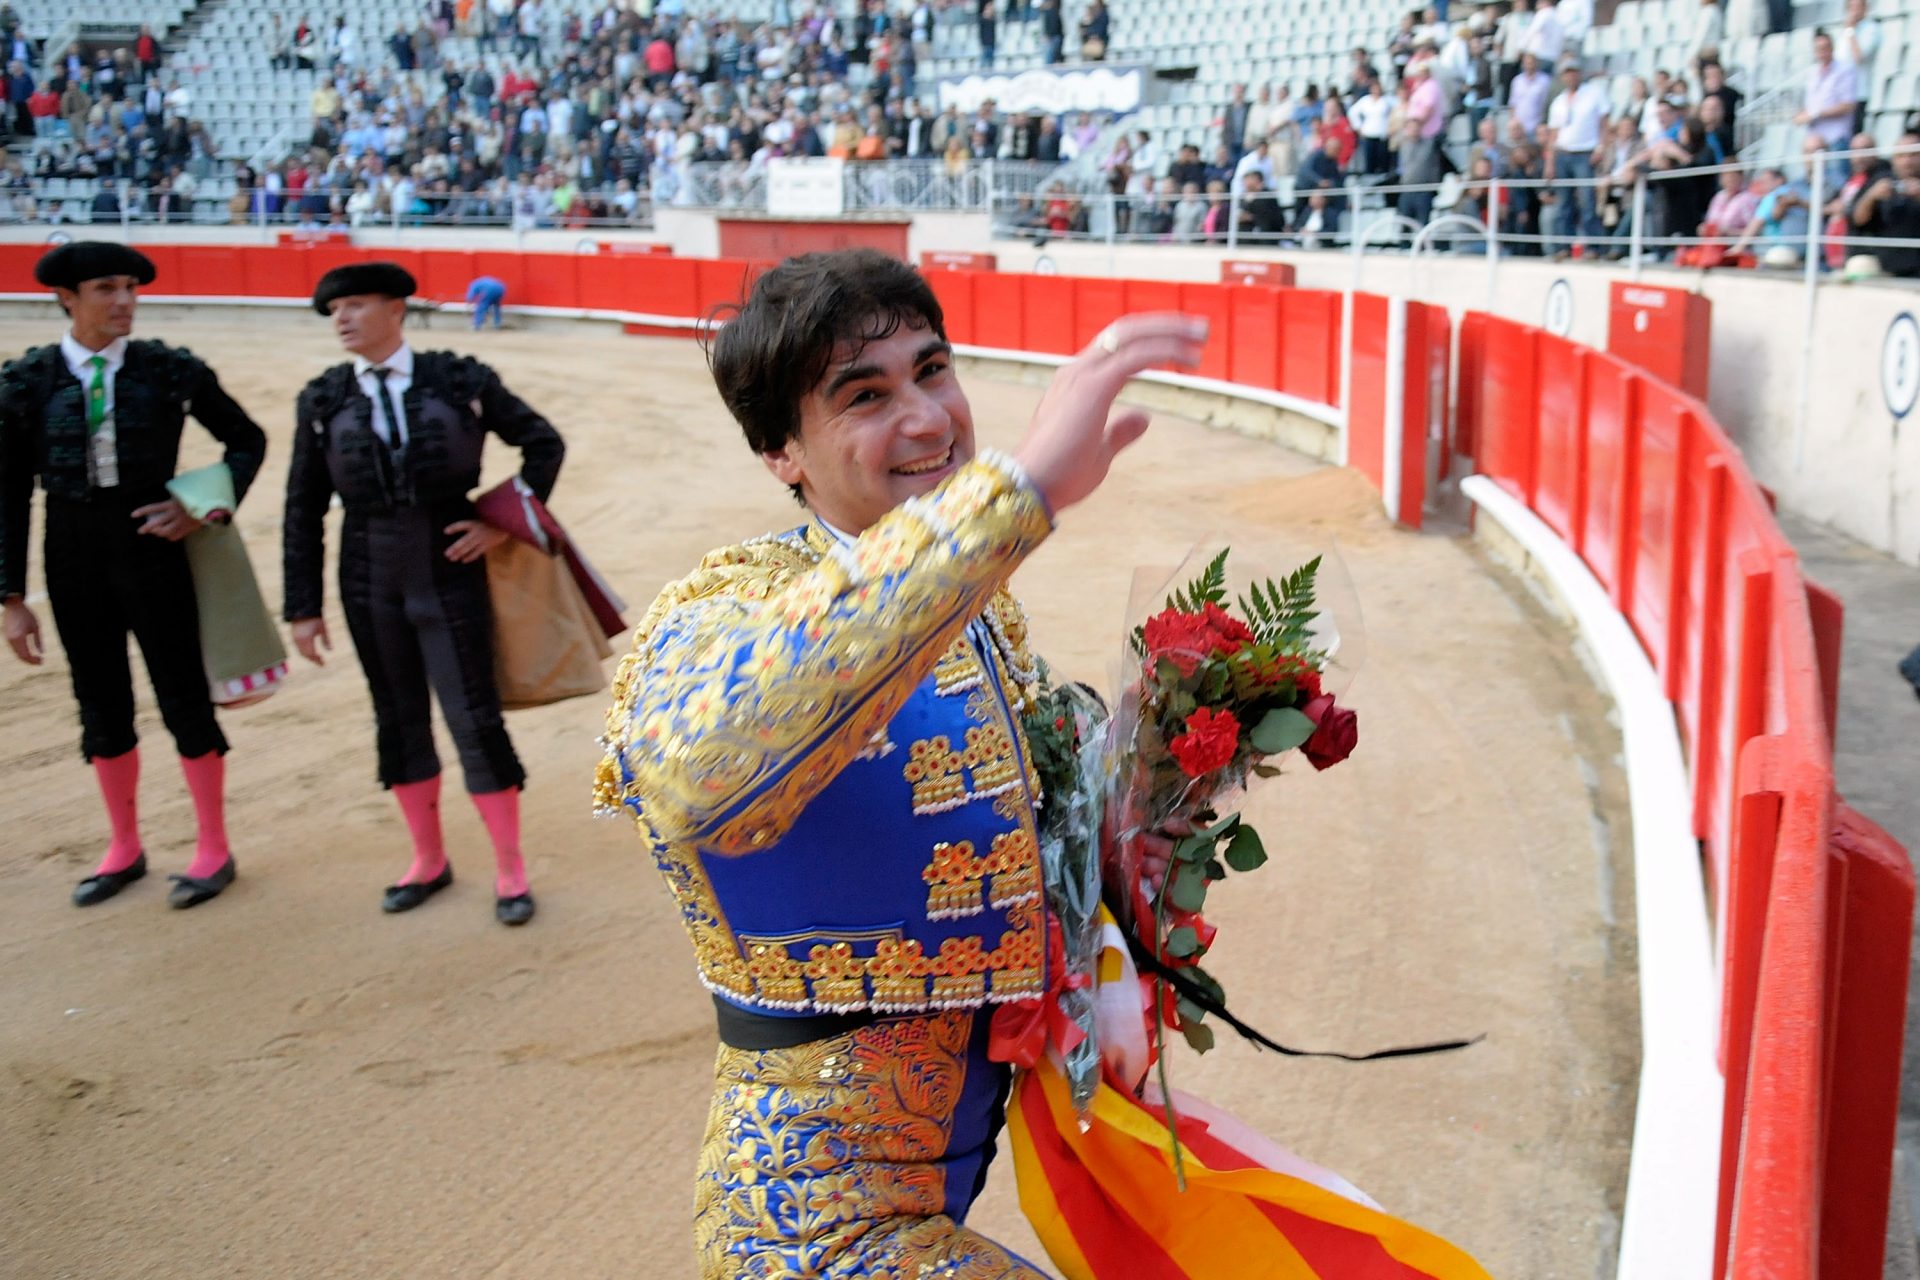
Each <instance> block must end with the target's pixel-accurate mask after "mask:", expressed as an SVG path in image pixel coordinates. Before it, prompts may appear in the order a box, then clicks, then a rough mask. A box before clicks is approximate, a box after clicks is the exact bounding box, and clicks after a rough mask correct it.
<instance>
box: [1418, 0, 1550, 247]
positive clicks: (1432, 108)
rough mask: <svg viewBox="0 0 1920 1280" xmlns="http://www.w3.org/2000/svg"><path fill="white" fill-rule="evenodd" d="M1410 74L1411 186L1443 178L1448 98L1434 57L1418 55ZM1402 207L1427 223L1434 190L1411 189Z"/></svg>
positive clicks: (1546, 0) (1545, 0)
mask: <svg viewBox="0 0 1920 1280" xmlns="http://www.w3.org/2000/svg"><path fill="white" fill-rule="evenodd" d="M1547 2H1548V0H1542V3H1547ZM1407 76H1408V79H1409V80H1410V81H1411V82H1412V84H1413V90H1412V92H1411V94H1410V95H1409V97H1408V101H1407V118H1406V124H1405V125H1404V126H1403V129H1404V132H1403V134H1402V140H1401V143H1400V181H1401V182H1403V183H1406V184H1408V185H1424V184H1427V183H1435V182H1438V181H1440V162H1441V156H1440V135H1441V133H1442V132H1443V131H1444V130H1445V129H1446V127H1447V113H1446V101H1445V97H1444V95H1443V94H1442V93H1441V90H1440V84H1439V82H1438V81H1437V80H1435V79H1434V78H1433V74H1432V60H1431V59H1426V60H1421V59H1417V58H1416V59H1415V60H1414V61H1412V62H1410V63H1408V64H1407ZM1399 207H1400V212H1401V213H1402V214H1403V215H1405V216H1406V217H1409V218H1411V219H1413V220H1414V221H1415V222H1417V223H1422V224H1424V223H1425V222H1426V221H1427V217H1428V215H1429V214H1431V213H1432V211H1433V192H1431V191H1409V192H1407V193H1405V194H1403V195H1402V196H1401V197H1400V206H1399Z"/></svg>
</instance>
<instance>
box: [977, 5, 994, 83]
mask: <svg viewBox="0 0 1920 1280" xmlns="http://www.w3.org/2000/svg"><path fill="white" fill-rule="evenodd" d="M974 29H975V31H976V33H977V36H978V39H979V41H980V65H981V66H983V67H985V68H986V69H987V70H989V71H991V70H993V52H994V47H995V46H996V45H997V44H998V43H999V38H1000V37H999V31H1000V24H999V21H998V19H997V17H996V15H995V10H994V7H993V0H980V16H979V20H978V21H977V22H976V23H975V24H974Z"/></svg>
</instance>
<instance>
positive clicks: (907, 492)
mask: <svg viewBox="0 0 1920 1280" xmlns="http://www.w3.org/2000/svg"><path fill="white" fill-rule="evenodd" d="M973 453H974V441H973V411H972V409H971V408H970V407H969V406H968V404H967V397H966V394H965V393H964V392H963V391H961V389H960V381H959V378H958V377H957V375H956V374H955V373H954V369H953V351H952V348H951V347H949V346H948V344H947V343H946V341H945V340H944V339H942V338H941V337H940V336H939V335H938V334H936V333H934V332H933V331H932V330H930V329H928V328H926V327H924V326H921V327H917V328H916V327H914V326H911V325H906V324H902V325H900V326H899V327H898V328H896V329H894V331H893V332H892V333H890V334H888V335H887V336H886V337H884V338H878V339H875V340H874V341H871V342H867V343H864V344H855V343H851V342H848V343H842V344H841V345H840V346H839V347H836V348H835V350H834V353H833V357H832V359H831V360H829V361H828V362H827V370H826V372H825V373H824V374H823V375H822V376H821V378H820V381H819V383H818V384H816V385H815V386H814V387H813V388H812V389H810V390H809V391H808V392H807V393H806V394H805V395H804V396H803V397H802V399H801V404H800V431H799V433H798V435H796V436H795V437H794V438H793V439H790V440H788V441H787V442H786V444H785V445H784V446H782V447H781V448H780V449H778V450H775V451H774V452H771V453H766V454H762V455H761V456H762V457H763V458H764V459H765V461H766V464H767V469H768V470H769V471H771V472H773V474H774V475H775V476H776V477H778V478H779V479H780V480H781V482H782V483H785V484H789V485H794V484H797V485H799V486H800V492H801V496H802V497H804V498H805V499H806V502H807V505H808V506H809V507H810V508H812V510H813V511H814V512H815V513H816V514H818V515H819V517H820V518H821V519H822V520H824V521H826V522H827V523H828V524H830V525H832V526H833V527H834V528H836V529H839V530H841V531H843V532H846V533H852V534H858V533H861V532H863V531H864V530H865V529H867V528H868V527H869V526H870V525H872V524H873V523H874V522H875V521H877V520H879V519H880V517H882V516H884V515H885V514H886V513H887V512H889V511H891V510H893V508H895V507H897V506H899V505H900V504H901V503H903V502H905V501H906V500H907V499H908V498H911V497H914V496H916V495H918V494H923V493H930V492H932V491H933V489H935V488H936V487H938V486H939V484H940V483H941V482H942V481H944V480H945V479H946V478H947V477H948V476H951V475H952V474H953V473H954V472H955V471H956V470H958V469H959V468H960V467H962V466H964V465H965V464H966V463H967V462H969V461H971V460H972V458H973Z"/></svg>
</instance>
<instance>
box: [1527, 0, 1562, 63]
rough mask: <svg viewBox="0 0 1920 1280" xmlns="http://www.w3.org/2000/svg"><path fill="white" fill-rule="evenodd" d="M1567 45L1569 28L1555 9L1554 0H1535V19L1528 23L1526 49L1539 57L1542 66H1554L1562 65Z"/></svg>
mask: <svg viewBox="0 0 1920 1280" xmlns="http://www.w3.org/2000/svg"><path fill="white" fill-rule="evenodd" d="M1566 47H1567V30H1566V28H1565V27H1564V26H1563V25H1561V22H1560V15H1559V14H1558V13H1557V12H1555V10H1554V3H1553V0H1535V4H1534V7H1533V21H1531V22H1529V23H1528V24H1527V43H1526V51H1527V52H1528V53H1530V54H1532V55H1533V56H1534V57H1536V58H1538V59H1539V60H1540V65H1541V66H1543V67H1554V66H1558V65H1560V55H1561V54H1562V53H1564V52H1565V51H1566Z"/></svg>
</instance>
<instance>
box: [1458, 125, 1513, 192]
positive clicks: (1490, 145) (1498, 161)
mask: <svg viewBox="0 0 1920 1280" xmlns="http://www.w3.org/2000/svg"><path fill="white" fill-rule="evenodd" d="M1477 160H1485V161H1486V162H1487V177H1488V179H1489V180H1491V179H1494V178H1503V177H1505V176H1506V173H1507V149H1506V148H1505V147H1504V146H1502V145H1501V144H1500V128H1499V126H1498V125H1496V124H1495V123H1494V122H1493V118H1492V117H1491V116H1487V117H1484V118H1482V120H1481V121H1480V127H1479V128H1478V129H1476V130H1475V131H1474V136H1473V145H1472V146H1470V147H1468V148H1467V167H1468V169H1469V170H1471V169H1472V167H1473V164H1474V162H1475V161H1477Z"/></svg>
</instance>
